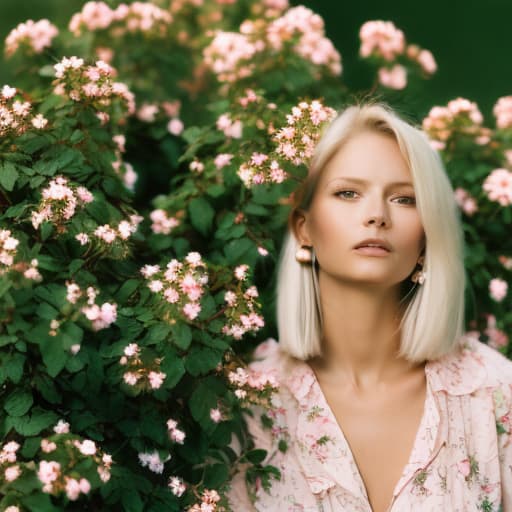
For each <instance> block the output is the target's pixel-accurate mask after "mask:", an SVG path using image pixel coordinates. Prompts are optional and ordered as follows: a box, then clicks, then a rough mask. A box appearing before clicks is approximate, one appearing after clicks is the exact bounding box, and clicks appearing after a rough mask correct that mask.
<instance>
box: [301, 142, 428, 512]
mask: <svg viewBox="0 0 512 512" xmlns="http://www.w3.org/2000/svg"><path fill="white" fill-rule="evenodd" d="M347 178H348V180H347ZM353 178H357V180H363V181H360V182H356V181H354V179H353ZM351 179H352V181H350V180H351ZM406 182H411V176H410V171H409V169H408V166H407V163H406V162H405V160H404V159H403V157H402V155H401V153H400V150H399V148H398V145H397V143H396V141H395V140H394V139H392V138H391V137H389V136H386V135H382V134H377V133H374V132H363V133H361V134H358V135H355V136H354V138H353V139H351V140H349V141H348V143H347V144H346V145H345V146H344V147H342V148H341V149H340V150H339V151H338V152H337V153H336V154H335V156H334V157H333V158H332V159H331V161H330V162H329V163H328V164H327V166H326V168H325V169H324V171H323V174H322V176H321V177H320V179H319V182H318V185H317V188H316V191H315V193H314V196H313V200H312V204H311V206H310V208H309V209H308V211H307V212H302V213H299V214H298V215H297V216H296V219H295V225H294V229H295V234H296V237H297V239H298V240H299V242H300V244H301V245H306V246H311V247H313V248H314V250H315V253H316V256H317V261H318V265H319V269H318V282H319V291H320V306H321V312H322V318H323V321H322V324H323V325H322V356H321V357H318V358H315V359H313V360H310V361H308V363H309V364H310V366H311V367H312V369H313V371H314V372H315V374H316V376H317V379H318V382H319V384H320V387H321V389H322V391H323V393H324V395H325V397H326V400H327V402H328V404H329V406H330V407H331V409H332V411H333V413H334V416H335V417H336V419H337V421H338V424H339V426H340V428H341V429H342V431H343V433H344V435H345V438H346V439H347V441H348V443H349V446H350V448H351V451H352V454H353V456H354V459H355V461H356V464H357V466H358V468H359V472H360V475H361V478H362V480H363V482H364V485H365V487H366V490H367V494H368V498H369V501H370V505H371V507H372V510H373V512H386V511H387V510H388V509H389V506H390V505H391V502H392V497H393V490H394V488H395V486H396V484H397V483H398V481H399V479H400V476H401V474H402V472H403V470H404V467H405V465H406V464H407V462H408V460H409V457H410V454H411V451H412V448H413V444H414V440H415V437H416V434H417V431H418V428H419V425H420V422H421V418H422V414H423V409H424V403H425V392H426V379H425V372H424V364H412V363H410V362H409V361H407V360H406V359H405V358H403V357H400V356H398V351H399V347H400V336H401V334H400V332H399V321H400V318H401V315H402V314H403V309H402V308H403V304H401V303H400V293H399V289H400V283H401V282H402V281H404V280H406V279H407V278H408V276H409V275H410V274H411V272H412V271H413V270H414V267H415V264H416V261H417V260H418V257H419V256H420V254H421V252H422V250H423V249H424V246H425V240H424V232H423V228H422V225H421V221H420V218H419V214H418V212H417V210H416V206H415V202H414V188H413V187H412V183H410V184H404V183H406ZM411 198H412V200H411ZM366 238H381V239H385V240H386V241H387V242H389V244H390V247H391V249H390V251H389V254H386V255H385V256H383V257H368V256H365V255H361V253H360V252H358V251H357V250H356V248H355V246H356V245H357V243H358V242H360V241H362V240H364V239H366Z"/></svg>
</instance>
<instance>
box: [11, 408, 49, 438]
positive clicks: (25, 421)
mask: <svg viewBox="0 0 512 512" xmlns="http://www.w3.org/2000/svg"><path fill="white" fill-rule="evenodd" d="M57 420H58V416H57V415H56V414H55V413H54V412H51V411H45V410H44V409H41V408H40V407H34V408H33V409H32V414H27V415H25V416H21V417H19V418H18V417H11V416H9V417H8V418H7V420H6V422H5V423H6V426H7V427H8V428H14V429H15V430H16V432H18V433H19V434H21V435H22V436H35V435H37V434H39V433H40V432H41V431H42V430H44V429H46V428H48V427H50V426H52V425H54V424H55V423H57Z"/></svg>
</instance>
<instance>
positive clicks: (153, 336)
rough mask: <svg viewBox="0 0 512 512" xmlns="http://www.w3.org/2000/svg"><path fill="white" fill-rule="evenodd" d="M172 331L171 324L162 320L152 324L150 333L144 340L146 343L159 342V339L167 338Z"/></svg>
mask: <svg viewBox="0 0 512 512" xmlns="http://www.w3.org/2000/svg"><path fill="white" fill-rule="evenodd" d="M170 332H171V326H170V325H169V324H166V323H164V322H160V323H158V324H156V325H152V326H151V327H150V328H149V330H148V333H147V335H146V337H145V338H144V341H145V342H146V343H158V342H159V341H163V340H165V338H167V336H169V333H170Z"/></svg>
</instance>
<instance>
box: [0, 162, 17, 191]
mask: <svg viewBox="0 0 512 512" xmlns="http://www.w3.org/2000/svg"><path fill="white" fill-rule="evenodd" d="M18 176H19V174H18V171H17V170H16V167H15V166H14V164H13V163H11V162H5V163H4V164H3V165H2V166H1V167H0V186H2V187H3V188H4V189H5V190H7V191H8V192H10V191H11V190H12V189H13V188H14V184H15V183H16V180H17V179H18Z"/></svg>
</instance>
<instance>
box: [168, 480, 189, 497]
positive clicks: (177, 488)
mask: <svg viewBox="0 0 512 512" xmlns="http://www.w3.org/2000/svg"><path fill="white" fill-rule="evenodd" d="M167 485H168V487H169V489H171V492H172V493H173V494H174V496H177V497H178V498H180V497H181V496H183V494H184V492H185V491H186V490H187V484H185V482H184V481H183V480H182V479H181V478H179V477H177V476H171V477H170V478H169V481H168V483H167Z"/></svg>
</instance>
